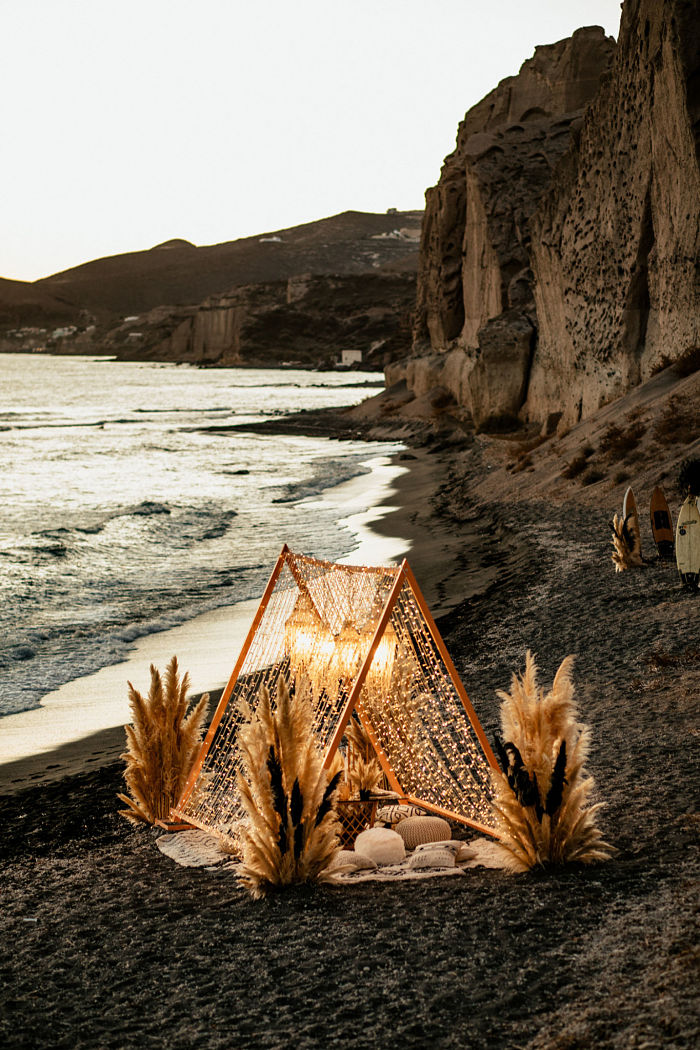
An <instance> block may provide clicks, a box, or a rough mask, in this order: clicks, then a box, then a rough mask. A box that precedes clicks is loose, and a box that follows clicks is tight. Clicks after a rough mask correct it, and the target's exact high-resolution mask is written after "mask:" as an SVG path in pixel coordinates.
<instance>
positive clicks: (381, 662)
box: [369, 623, 398, 691]
mask: <svg viewBox="0 0 700 1050" xmlns="http://www.w3.org/2000/svg"><path fill="white" fill-rule="evenodd" d="M397 645H398V638H397V637H396V631H395V630H394V628H393V627H392V625H391V624H390V623H388V624H387V625H386V627H385V628H384V631H383V632H382V636H381V638H380V639H379V644H378V645H377V648H376V649H375V651H374V656H373V658H372V663H371V665H370V669H369V679H370V681H371V682H372V683H373V684H374V685H375V686H377V687H379V688H383V689H384V690H385V691H388V689H389V686H390V684H391V676H392V674H393V671H394V659H395V657H396V646H397Z"/></svg>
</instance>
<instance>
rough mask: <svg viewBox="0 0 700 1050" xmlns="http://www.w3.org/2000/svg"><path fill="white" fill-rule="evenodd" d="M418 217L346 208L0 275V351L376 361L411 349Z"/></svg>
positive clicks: (312, 362)
mask: <svg viewBox="0 0 700 1050" xmlns="http://www.w3.org/2000/svg"><path fill="white" fill-rule="evenodd" d="M421 219H422V212H416V211H397V210H396V209H393V208H392V209H390V210H389V211H388V212H386V213H385V214H373V213H369V212H354V211H347V212H343V213H342V214H340V215H334V216H331V217H329V218H326V219H321V220H319V221H318V222H312V223H305V224H304V225H302V226H296V227H290V228H289V229H285V230H278V231H276V232H275V233H269V234H261V235H260V236H258V237H247V238H244V239H242V240H239V241H231V242H227V243H224V244H218V245H210V246H204V247H196V246H195V245H193V244H190V243H189V242H187V241H182V240H177V239H176V240H171V241H166V242H165V243H164V244H159V245H156V246H155V247H154V248H151V249H150V250H149V251H147V252H131V253H128V254H126V255H119V256H112V257H110V258H105V259H97V260H94V261H93V262H89V263H85V264H83V265H82V266H78V267H76V268H75V269H73V270H68V271H66V272H65V273H61V274H56V275H54V276H53V277H50V278H46V279H44V280H42V281H38V282H35V283H34V284H21V283H20V282H13V281H2V280H0V350H12V349H48V350H50V351H51V352H53V353H66V354H75V353H109V354H114V355H115V356H117V357H119V358H122V359H136V360H144V359H145V360H168V361H190V362H194V363H197V364H219V365H253V364H255V365H260V366H265V365H268V366H271V367H272V366H275V365H279V364H283V363H284V364H292V363H294V364H297V365H300V366H305V367H318V366H319V365H321V364H325V365H329V364H335V363H336V362H337V361H338V359H339V357H340V355H341V353H342V351H343V350H359V351H362V355H363V363H366V364H369V365H370V366H371V367H374V368H378V369H381V368H382V367H383V366H384V365H385V364H386V363H387V362H388V361H391V360H393V359H394V357H396V356H404V355H405V354H406V353H408V352H409V350H410V346H411V324H410V317H411V314H412V311H413V308H414V305H415V289H416V272H417V268H418V243H419V237H420V224H421ZM59 296H60V297H61V298H60V299H59V298H58V297H59ZM62 304H63V305H62ZM58 307H61V308H62V310H63V313H61V312H60V311H59V312H58V313H57V312H56V311H57V308H58ZM3 321H5V326H4V327H3ZM56 321H61V322H62V325H61V327H56ZM66 321H70V322H71V323H70V324H68V325H66Z"/></svg>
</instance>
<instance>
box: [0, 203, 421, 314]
mask: <svg viewBox="0 0 700 1050" xmlns="http://www.w3.org/2000/svg"><path fill="white" fill-rule="evenodd" d="M422 214H423V213H422V212H420V211H403V212H401V211H396V212H394V211H392V212H390V213H386V214H374V213H368V212H357V211H347V212H343V213H342V214H340V215H334V216H332V217H330V218H326V219H321V220H319V221H318V222H310V223H305V224H303V225H301V226H293V227H290V228H289V229H284V230H276V231H274V232H271V233H262V234H259V235H257V236H255V237H245V238H242V239H240V240H237V241H227V242H225V243H223V244H214V245H207V246H203V247H196V246H195V245H193V244H190V243H189V242H188V241H184V240H178V239H175V240H169V241H166V242H164V243H163V244H159V245H156V246H155V247H153V248H151V249H149V250H147V251H140V252H128V253H127V254H125V255H114V256H110V257H107V258H104V259H96V260H94V261H92V262H87V263H83V264H82V265H81V266H76V267H73V268H72V269H70V270H64V271H63V272H61V273H57V274H53V275H52V276H50V277H45V278H43V279H42V280H40V281H36V282H35V283H34V284H33V285H29V286H28V287H29V288H31V289H32V290H33V291H34V292H35V293H36V294H37V303H39V295H41V296H42V297H44V298H43V299H42V302H48V301H50V300H51V301H53V300H59V299H60V300H61V301H63V302H66V303H70V304H73V306H74V307H80V308H83V309H86V310H88V311H89V312H90V313H92V314H93V315H94V316H95V317H96V318H97V319H98V320H99V321H109V320H110V319H114V318H117V317H125V316H128V315H131V314H142V313H145V312H147V311H149V310H151V309H153V308H154V307H158V306H188V305H192V304H196V303H200V302H202V300H204V299H206V298H207V297H208V296H212V295H223V294H224V293H226V292H229V291H231V290H232V289H234V288H236V287H239V286H241V285H250V284H255V283H258V282H270V281H277V280H286V279H287V278H289V277H295V276H298V275H300V274H304V273H309V274H324V273H325V274H328V273H336V274H357V273H367V272H373V271H376V270H378V269H383V268H384V267H389V268H390V269H392V270H398V271H404V272H415V271H416V269H417V248H418V238H419V234H420V224H421V219H422ZM5 283H8V282H3V285H4V284H5ZM9 283H17V282H9ZM2 296H3V289H2V287H0V309H1V308H2V305H3V301H4V300H2Z"/></svg>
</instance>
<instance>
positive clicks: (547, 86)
mask: <svg viewBox="0 0 700 1050" xmlns="http://www.w3.org/2000/svg"><path fill="white" fill-rule="evenodd" d="M613 50H614V42H613V41H612V40H610V39H609V38H606V36H605V34H604V32H603V30H602V29H600V28H598V27H593V28H587V29H580V30H579V31H578V32H577V33H575V34H574V36H573V37H572V38H571V39H569V40H564V41H560V42H559V43H557V44H552V45H549V46H546V47H538V48H537V49H536V51H535V54H534V56H533V57H532V58H531V59H529V60H528V61H527V62H525V63H524V65H523V66H522V68H521V70H520V73H519V74H518V75H517V76H516V77H509V78H508V79H507V80H504V81H502V82H501V83H500V84H499V85H498V87H497V88H495V89H494V91H492V92H491V93H490V94H489V95H487V96H486V98H485V99H483V100H482V101H481V102H479V103H478V104H477V105H476V106H475V107H474V108H473V109H471V110H470V111H469V112H468V113H467V115H466V116H465V118H464V121H463V122H462V124H461V125H460V127H459V132H458V136H457V146H456V149H455V151H454V153H453V154H451V155H450V156H449V157H448V158H447V159H446V160H445V164H444V167H443V170H442V174H441V177H440V182H439V183H438V185H437V186H436V187H434V188H432V189H430V190H428V191H427V193H426V211H425V217H424V222H423V233H422V240H421V264H420V270H419V281H418V301H417V310H416V320H415V326H414V336H413V345H414V352H415V353H417V354H421V353H425V352H426V351H428V352H432V353H434V352H437V353H440V354H448V355H449V365H447V366H446V376H445V377H444V378H445V381H446V383H447V385H448V386H449V388H450V390H451V391H452V393H453V394H454V396H455V397H456V398H457V399H458V400H459V401H460V403H462V404H464V405H465V406H466V407H467V408H469V410H470V411H471V412H472V414H473V415H474V417H475V420H476V422H477V423H484V422H486V421H487V420H489V419H494V420H495V419H497V418H506V417H509V416H510V417H512V416H513V415H514V414H515V415H517V413H518V412H519V411H520V409H521V407H522V402H523V398H524V396H525V393H526V392H527V374H528V369H529V366H530V363H531V359H532V346H531V336H532V332H533V328H534V300H533V294H532V272H531V268H530V232H529V225H528V223H529V219H530V217H531V215H532V214H533V212H534V210H535V209H536V207H537V204H538V202H539V200H540V198H541V196H542V193H543V191H544V190H545V189H546V188H547V187H548V186H549V184H550V182H551V179H552V173H553V170H554V169H555V168H556V166H557V164H558V162H559V161H560V160H561V158H562V156H563V155H564V153H565V151H566V150H567V149H568V148H569V146H570V144H571V140H572V135H574V134H575V133H576V131H577V129H578V127H579V126H580V121H581V111H582V107H583V106H584V105H585V104H586V103H587V102H588V101H589V100H590V99H591V98H592V96H593V94H594V93H595V91H596V89H597V87H598V85H599V82H600V77H601V74H602V73H603V72H604V71H605V70H606V69H607V67H608V65H609V62H610V58H611V55H612V53H613ZM497 318H498V323H497V324H494V321H495V319H497ZM506 361H507V362H508V364H507V365H506ZM428 367H429V368H433V367H434V366H433V365H432V364H430V365H428ZM512 368H517V369H519V374H518V376H517V377H511V378H510V379H509V380H508V382H505V383H504V382H503V378H504V376H505V375H506V373H507V372H508V371H509V369H512Z"/></svg>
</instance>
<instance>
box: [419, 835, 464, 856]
mask: <svg viewBox="0 0 700 1050" xmlns="http://www.w3.org/2000/svg"><path fill="white" fill-rule="evenodd" d="M434 849H447V850H449V851H450V853H451V854H452V855H453V857H454V858H455V860H456V861H462V860H472V858H473V857H475V856H476V850H475V849H474V848H473V847H472V846H470V845H469V843H468V842H458V841H457V840H456V839H451V840H450V842H443V841H442V840H439V841H438V842H424V843H422V844H421V845H420V846H416V850H415V852H416V853H423V852H424V851H430V850H434Z"/></svg>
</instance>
